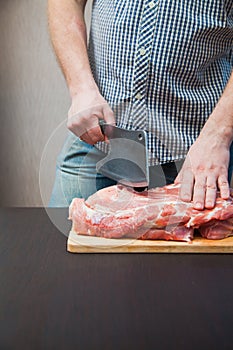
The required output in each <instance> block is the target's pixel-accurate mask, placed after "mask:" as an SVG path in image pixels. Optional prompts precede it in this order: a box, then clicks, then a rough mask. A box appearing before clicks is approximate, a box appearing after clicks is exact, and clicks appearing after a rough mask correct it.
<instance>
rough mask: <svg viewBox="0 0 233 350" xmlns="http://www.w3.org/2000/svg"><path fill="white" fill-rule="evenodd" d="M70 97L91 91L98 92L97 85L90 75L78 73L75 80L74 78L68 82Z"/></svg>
mask: <svg viewBox="0 0 233 350" xmlns="http://www.w3.org/2000/svg"><path fill="white" fill-rule="evenodd" d="M68 88H69V92H70V97H71V99H73V98H75V97H76V96H77V95H80V94H84V93H87V94H89V93H90V91H92V92H99V89H98V86H97V85H96V82H95V80H94V78H93V76H92V75H88V74H84V75H82V74H81V75H79V76H78V79H77V80H74V81H72V82H70V83H69V84H68Z"/></svg>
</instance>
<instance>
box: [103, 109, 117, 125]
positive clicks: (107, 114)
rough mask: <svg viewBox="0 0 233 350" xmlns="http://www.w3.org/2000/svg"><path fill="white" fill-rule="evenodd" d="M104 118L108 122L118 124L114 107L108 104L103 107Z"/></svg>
mask: <svg viewBox="0 0 233 350" xmlns="http://www.w3.org/2000/svg"><path fill="white" fill-rule="evenodd" d="M103 119H104V120H105V122H106V123H108V124H111V125H115V124H116V120H115V116H114V113H113V111H112V109H111V108H110V107H109V105H106V106H104V107H103Z"/></svg>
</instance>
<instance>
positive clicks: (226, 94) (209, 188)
mask: <svg viewBox="0 0 233 350" xmlns="http://www.w3.org/2000/svg"><path fill="white" fill-rule="evenodd" d="M232 141H233V72H232V73H231V76H230V79H229V81H228V83H227V85H226V87H225V90H224V91H223V94H222V96H221V98H220V100H219V101H218V103H217V105H216V106H215V109H214V110H213V112H212V114H211V115H210V116H209V118H208V120H207V121H206V123H205V125H204V127H203V129H202V130H201V133H200V135H199V137H198V138H197V140H196V142H195V143H194V144H193V145H192V146H191V147H190V149H189V152H188V154H187V158H186V160H185V162H184V164H183V166H182V169H181V171H180V173H179V174H178V176H177V178H176V180H175V183H181V192H180V197H181V199H182V200H184V201H188V202H189V201H191V200H192V199H193V203H194V208H195V209H204V208H208V209H212V208H213V207H214V206H215V200H216V192H217V190H218V189H219V191H220V195H221V197H222V198H223V199H227V198H228V197H229V195H230V189H229V183H228V166H229V159H230V151H229V150H230V145H231V143H232Z"/></svg>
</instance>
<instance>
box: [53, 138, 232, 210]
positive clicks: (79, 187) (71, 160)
mask: <svg viewBox="0 0 233 350" xmlns="http://www.w3.org/2000/svg"><path fill="white" fill-rule="evenodd" d="M103 157H105V154H104V153H103V152H101V151H99V150H98V149H97V148H96V147H94V146H91V145H88V144H87V143H85V142H83V141H81V140H80V139H79V138H78V137H76V136H75V135H74V134H73V133H71V132H69V135H68V137H67V139H66V141H65V143H64V146H63V149H62V151H61V153H60V155H59V156H58V158H57V166H56V178H55V183H54V187H53V191H52V195H51V198H50V202H49V207H68V206H69V205H70V203H71V201H72V199H73V198H74V197H77V198H85V199H86V198H88V197H89V196H90V195H91V194H93V193H95V192H96V191H98V190H100V189H102V188H104V187H108V186H112V185H115V184H116V182H115V181H113V180H111V179H109V178H107V177H105V176H103V175H101V174H99V173H96V163H97V162H98V161H99V160H101V159H102V158H103ZM182 162H183V161H178V162H175V163H169V164H165V165H162V166H160V165H159V166H155V167H150V179H151V180H150V184H149V187H156V186H164V185H166V184H168V183H172V182H173V181H174V179H175V178H176V176H177V171H179V169H180V168H181V166H182ZM232 171H233V144H232V145H231V158H230V165H229V181H230V179H231V174H232Z"/></svg>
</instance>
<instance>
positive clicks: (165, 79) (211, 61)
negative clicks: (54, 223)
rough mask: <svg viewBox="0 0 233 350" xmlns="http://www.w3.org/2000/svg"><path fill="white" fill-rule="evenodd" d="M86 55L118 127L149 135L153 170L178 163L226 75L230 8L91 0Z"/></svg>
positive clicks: (192, 0)
mask: <svg viewBox="0 0 233 350" xmlns="http://www.w3.org/2000/svg"><path fill="white" fill-rule="evenodd" d="M88 52H89V59H90V63H91V68H92V72H93V75H94V78H95V80H96V82H97V84H98V86H99V89H100V92H101V93H102V95H103V96H104V97H105V99H106V100H107V101H108V103H109V104H110V105H111V106H112V108H113V110H114V112H115V114H116V118H117V125H118V126H121V127H124V128H127V129H144V130H146V131H147V132H148V150H149V160H150V165H154V164H158V163H165V162H170V161H173V160H178V159H182V158H184V157H185V155H186V154H187V151H188V149H189V147H190V146H191V145H192V143H193V142H194V141H195V139H196V138H197V136H198V135H199V133H200V130H201V128H202V127H203V125H204V123H205V121H206V120H207V118H208V116H209V115H210V114H211V112H212V111H213V109H214V107H215V105H216V103H217V101H218V100H219V98H220V96H221V94H222V92H223V90H224V87H225V85H226V83H227V81H228V79H229V77H230V74H231V70H232V67H233V1H232V0H94V1H93V12H92V25H91V32H90V41H89V48H88ZM99 147H100V148H101V149H102V150H103V149H104V146H103V145H100V146H99Z"/></svg>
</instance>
